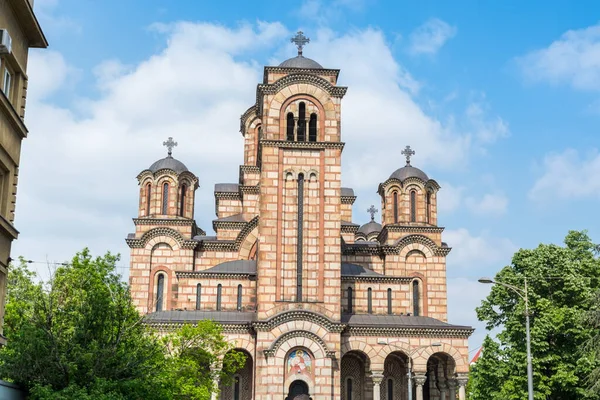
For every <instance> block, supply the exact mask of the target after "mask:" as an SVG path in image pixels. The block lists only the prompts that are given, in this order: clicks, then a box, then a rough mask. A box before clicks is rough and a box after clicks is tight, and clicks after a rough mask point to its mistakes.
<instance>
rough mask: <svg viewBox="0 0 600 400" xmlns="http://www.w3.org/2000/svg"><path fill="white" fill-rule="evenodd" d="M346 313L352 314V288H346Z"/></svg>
mask: <svg viewBox="0 0 600 400" xmlns="http://www.w3.org/2000/svg"><path fill="white" fill-rule="evenodd" d="M348 312H349V313H352V288H351V287H349V288H348Z"/></svg>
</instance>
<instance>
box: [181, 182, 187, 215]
mask: <svg viewBox="0 0 600 400" xmlns="http://www.w3.org/2000/svg"><path fill="white" fill-rule="evenodd" d="M186 192H187V187H186V186H185V185H181V199H180V204H179V216H180V217H183V216H184V215H185V193H186Z"/></svg>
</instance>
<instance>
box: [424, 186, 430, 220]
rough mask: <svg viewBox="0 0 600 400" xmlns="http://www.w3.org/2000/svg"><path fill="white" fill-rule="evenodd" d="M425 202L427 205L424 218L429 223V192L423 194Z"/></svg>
mask: <svg viewBox="0 0 600 400" xmlns="http://www.w3.org/2000/svg"><path fill="white" fill-rule="evenodd" d="M425 204H426V206H427V209H426V210H425V213H426V215H425V218H427V223H428V224H429V223H430V222H429V221H431V193H429V192H427V194H426V195H425Z"/></svg>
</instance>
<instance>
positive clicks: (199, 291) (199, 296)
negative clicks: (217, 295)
mask: <svg viewBox="0 0 600 400" xmlns="http://www.w3.org/2000/svg"><path fill="white" fill-rule="evenodd" d="M201 305H202V285H201V284H197V285H196V310H199V309H200V306H201Z"/></svg>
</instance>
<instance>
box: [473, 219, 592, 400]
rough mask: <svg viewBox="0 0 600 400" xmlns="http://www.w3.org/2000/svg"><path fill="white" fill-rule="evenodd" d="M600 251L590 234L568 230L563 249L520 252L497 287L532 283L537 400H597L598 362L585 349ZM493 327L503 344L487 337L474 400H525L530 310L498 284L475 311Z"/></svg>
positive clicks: (500, 276) (501, 274) (547, 247)
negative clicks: (592, 378)
mask: <svg viewBox="0 0 600 400" xmlns="http://www.w3.org/2000/svg"><path fill="white" fill-rule="evenodd" d="M597 254H598V246H597V245H595V244H593V243H592V242H591V240H590V238H589V237H588V236H587V234H586V233H585V232H575V231H571V232H569V234H568V235H567V236H566V238H565V246H557V245H544V244H542V245H540V246H538V247H537V248H535V249H532V250H523V249H521V250H519V251H518V252H517V253H515V255H514V256H513V259H512V264H511V265H509V266H507V267H505V268H503V269H502V270H501V271H500V272H499V273H498V274H497V275H496V277H495V280H496V281H497V282H503V283H506V284H509V285H513V286H517V287H520V288H522V287H523V286H524V278H525V277H526V278H527V282H528V285H529V290H528V292H529V293H528V294H529V304H530V313H531V316H530V319H531V350H532V357H533V373H534V390H535V398H536V399H540V400H542V399H543V400H581V399H598V398H599V397H598V396H597V395H595V394H593V393H591V392H589V391H588V390H587V377H588V375H589V373H590V372H591V370H592V368H593V367H594V365H597V361H596V360H595V359H594V355H593V354H592V353H591V352H590V351H586V350H585V349H584V344H585V343H586V342H587V341H588V340H589V339H590V338H591V337H592V334H593V332H594V330H593V329H592V328H591V327H589V325H587V324H586V323H585V320H584V316H585V314H586V312H587V311H588V310H589V309H590V307H592V305H593V304H594V296H595V293H596V291H597V290H598V288H599V281H600V260H599V259H598V257H597ZM477 315H478V318H479V319H480V320H481V321H485V322H486V323H487V328H488V329H494V328H496V329H499V330H500V333H499V334H498V335H497V338H498V341H499V343H495V342H494V341H493V340H492V339H490V338H488V339H486V342H485V343H484V351H483V355H482V356H481V357H480V359H479V361H478V362H477V364H476V366H475V367H474V368H473V376H472V381H471V397H470V399H471V400H522V399H525V398H527V370H526V365H527V360H526V340H525V307H524V301H523V300H522V298H521V297H520V296H519V295H518V294H517V293H515V292H514V291H512V290H510V289H508V288H506V287H503V286H501V285H494V286H493V287H492V290H491V293H490V295H489V296H488V297H487V299H485V300H484V301H483V302H482V305H481V306H480V307H478V308H477Z"/></svg>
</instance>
